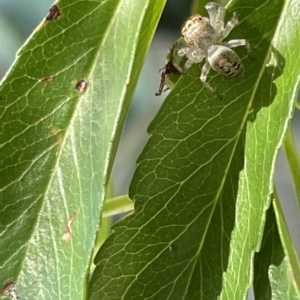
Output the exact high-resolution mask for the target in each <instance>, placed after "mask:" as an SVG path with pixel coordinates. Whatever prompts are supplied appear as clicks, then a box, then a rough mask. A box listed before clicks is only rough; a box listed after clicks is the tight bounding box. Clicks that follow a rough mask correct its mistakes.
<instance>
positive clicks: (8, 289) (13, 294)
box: [2, 282, 20, 300]
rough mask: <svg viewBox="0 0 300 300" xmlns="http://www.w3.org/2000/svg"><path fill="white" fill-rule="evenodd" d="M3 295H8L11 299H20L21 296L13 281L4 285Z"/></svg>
mask: <svg viewBox="0 0 300 300" xmlns="http://www.w3.org/2000/svg"><path fill="white" fill-rule="evenodd" d="M2 295H3V296H8V297H9V298H10V299H11V300H20V297H19V295H18V293H17V290H16V288H15V284H14V283H13V282H9V283H7V284H6V285H5V286H4V288H3V290H2Z"/></svg>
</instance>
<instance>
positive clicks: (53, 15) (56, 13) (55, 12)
mask: <svg viewBox="0 0 300 300" xmlns="http://www.w3.org/2000/svg"><path fill="white" fill-rule="evenodd" d="M60 16H61V12H60V9H59V8H58V6H57V5H52V6H51V7H50V9H49V12H48V14H47V16H46V20H47V21H53V20H56V19H58V18H59V17H60Z"/></svg>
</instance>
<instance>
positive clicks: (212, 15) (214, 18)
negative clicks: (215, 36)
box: [205, 2, 225, 33]
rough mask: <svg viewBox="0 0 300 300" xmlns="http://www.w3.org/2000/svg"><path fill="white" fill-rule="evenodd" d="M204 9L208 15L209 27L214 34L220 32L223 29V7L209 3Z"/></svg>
mask: <svg viewBox="0 0 300 300" xmlns="http://www.w3.org/2000/svg"><path fill="white" fill-rule="evenodd" d="M205 9H206V10H207V12H208V15H209V22H210V25H211V26H212V27H213V28H214V29H215V31H216V32H218V33H219V32H221V31H222V30H223V28H224V17H225V7H223V6H220V5H218V4H217V3H214V2H209V3H207V4H206V5H205Z"/></svg>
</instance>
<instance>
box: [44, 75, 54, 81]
mask: <svg viewBox="0 0 300 300" xmlns="http://www.w3.org/2000/svg"><path fill="white" fill-rule="evenodd" d="M52 80H53V77H52V76H46V77H44V78H42V79H41V81H44V82H50V81H52Z"/></svg>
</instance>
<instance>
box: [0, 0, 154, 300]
mask: <svg viewBox="0 0 300 300" xmlns="http://www.w3.org/2000/svg"><path fill="white" fill-rule="evenodd" d="M148 2H149V1H147V0H142V1H135V0H126V1H124V0H119V1H115V0H107V1H101V0H98V1H97V0H95V1H92V2H89V1H86V2H84V4H83V2H82V1H79V0H61V1H59V2H57V3H56V4H57V6H58V8H59V9H60V12H61V16H59V17H58V18H57V19H54V20H52V21H45V20H44V21H42V23H41V25H40V26H39V27H38V28H37V30H36V31H35V32H34V34H33V35H32V36H31V38H30V39H29V40H28V41H27V42H26V44H25V45H24V47H23V48H22V49H21V50H20V52H19V53H18V57H17V59H16V61H15V63H14V65H13V67H12V68H11V70H10V71H9V73H8V74H7V76H6V78H5V80H4V81H3V83H2V86H1V89H0V96H1V102H0V113H1V125H0V128H1V136H0V146H1V152H0V162H1V164H0V178H1V183H0V188H1V196H0V197H1V198H0V199H1V202H0V208H1V209H0V220H1V221H0V236H1V239H0V285H2V286H5V285H6V284H7V283H9V282H14V283H15V285H16V289H17V293H18V294H19V296H20V298H21V299H37V298H38V299H72V300H74V299H83V298H84V297H85V289H86V287H85V277H86V273H87V272H88V271H89V270H88V268H89V264H90V257H91V252H92V248H93V245H94V241H95V236H96V232H97V229H98V227H99V215H100V208H101V206H102V202H103V199H104V194H105V185H106V183H107V180H108V176H109V172H110V169H111V162H112V160H113V157H114V154H115V150H116V144H117V142H118V137H119V135H120V132H121V129H122V125H123V124H122V123H123V121H124V119H125V116H126V114H127V108H128V106H129V104H128V103H125V102H126V101H128V98H125V97H126V93H127V88H128V84H129V86H130V89H133V88H134V86H135V84H136V80H137V76H136V75H135V77H134V78H131V73H132V72H134V73H135V74H137V73H138V71H139V69H140V68H141V62H142V59H141V58H140V61H139V62H138V63H136V64H135V66H134V68H135V69H134V70H133V69H132V68H133V61H134V58H135V53H136V47H137V42H138V39H139V33H140V29H141V25H142V21H143V18H144V14H145V8H146V7H147V6H148V4H149V3H148ZM155 25H156V23H155V24H154V23H151V24H150V25H149V28H151V30H152V32H153V30H154V29H153V28H154V26H155ZM147 38H148V39H149V37H148V36H147ZM148 43H149V40H148ZM146 50H147V47H146V46H145V50H144V52H143V54H142V55H141V57H144V56H145V52H146ZM139 55H140V54H139ZM83 80H84V81H83ZM80 82H81V86H80V87H79V86H78V84H79V83H80ZM85 82H87V86H86V89H85V86H84V85H85ZM129 82H130V83H129ZM68 223H69V226H70V228H71V230H70V228H68V226H67V225H68ZM68 231H69V232H68ZM70 231H71V232H70ZM70 233H71V234H70ZM63 237H65V238H71V239H70V240H66V239H65V240H63Z"/></svg>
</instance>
